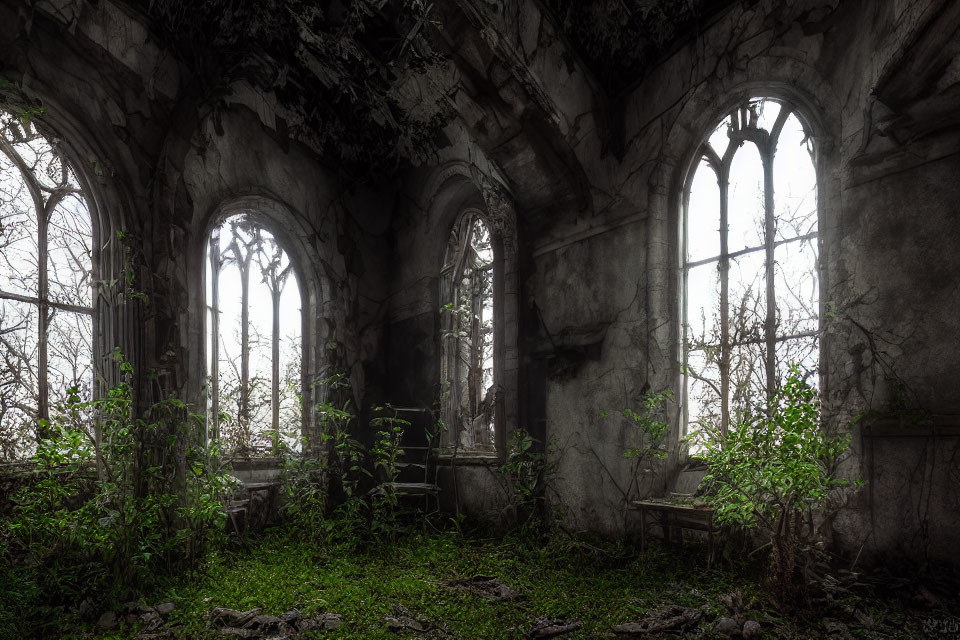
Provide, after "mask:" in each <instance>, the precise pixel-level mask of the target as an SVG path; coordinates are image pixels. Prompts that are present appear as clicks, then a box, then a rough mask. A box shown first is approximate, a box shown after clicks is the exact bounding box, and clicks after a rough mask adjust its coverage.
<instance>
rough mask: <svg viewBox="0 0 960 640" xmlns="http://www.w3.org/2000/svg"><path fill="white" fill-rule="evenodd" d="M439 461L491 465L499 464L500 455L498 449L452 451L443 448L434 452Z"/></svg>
mask: <svg viewBox="0 0 960 640" xmlns="http://www.w3.org/2000/svg"><path fill="white" fill-rule="evenodd" d="M434 458H435V459H436V461H437V462H439V463H444V464H451V465H452V464H460V465H477V466H482V465H488V466H489V465H490V464H499V462H500V457H499V456H498V455H497V452H496V451H451V450H441V451H437V452H436V453H435V454H434Z"/></svg>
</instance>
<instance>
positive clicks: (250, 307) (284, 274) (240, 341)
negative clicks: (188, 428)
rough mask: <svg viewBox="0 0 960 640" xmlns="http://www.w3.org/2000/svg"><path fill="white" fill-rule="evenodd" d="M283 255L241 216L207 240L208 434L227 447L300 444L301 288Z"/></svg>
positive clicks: (267, 450) (263, 449)
mask: <svg viewBox="0 0 960 640" xmlns="http://www.w3.org/2000/svg"><path fill="white" fill-rule="evenodd" d="M296 280H297V276H296V273H295V271H294V269H293V265H292V264H291V262H290V257H289V256H288V255H287V252H286V251H284V250H283V248H282V247H281V246H280V244H279V243H278V242H277V240H276V239H275V238H274V237H273V235H272V234H270V232H268V231H267V230H266V229H263V228H262V227H260V226H259V225H258V224H257V223H256V222H255V221H254V220H253V219H252V218H251V217H250V216H248V215H246V214H239V215H233V216H230V217H228V218H226V219H225V220H223V221H222V222H221V223H220V224H219V225H217V226H216V227H215V228H214V229H213V231H211V233H210V238H209V242H208V244H207V270H206V285H207V292H206V298H207V331H206V334H207V335H206V338H207V371H208V373H209V377H210V419H209V426H210V429H209V435H210V437H211V438H213V439H215V440H218V441H219V442H220V445H221V446H222V447H223V449H224V450H225V451H227V452H228V453H234V454H239V455H250V454H253V455H256V454H261V455H262V454H271V453H279V452H280V451H281V450H282V449H298V448H299V446H300V444H299V443H300V435H301V426H302V425H301V423H302V411H301V361H302V360H301V358H302V347H301V339H300V332H301V323H300V313H301V311H300V306H301V305H300V288H299V286H298V283H297V281H296Z"/></svg>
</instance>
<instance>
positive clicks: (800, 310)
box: [683, 98, 820, 433]
mask: <svg viewBox="0 0 960 640" xmlns="http://www.w3.org/2000/svg"><path fill="white" fill-rule="evenodd" d="M815 152H816V149H815V146H814V144H813V140H812V138H811V135H810V132H809V131H808V129H807V128H806V127H805V125H804V123H803V121H802V119H801V118H799V117H798V116H797V114H796V112H795V111H794V110H793V109H792V107H791V106H790V105H789V104H787V103H785V102H782V101H778V100H773V99H769V98H760V99H754V100H750V101H748V102H746V103H744V104H742V105H740V106H739V107H738V108H736V109H734V110H733V111H732V112H731V113H730V114H729V115H728V116H727V117H726V118H724V119H723V120H722V121H721V122H720V124H719V125H718V126H717V128H716V129H715V130H714V131H713V132H712V133H711V134H710V136H709V138H708V139H707V140H706V141H705V142H704V143H703V145H702V146H701V147H700V150H699V152H698V154H699V160H698V163H697V164H696V166H695V167H694V170H693V173H692V174H691V176H690V177H689V179H688V182H687V184H686V188H685V191H684V203H683V206H684V214H685V215H684V237H685V243H684V247H685V259H684V263H683V277H684V377H685V414H686V424H687V430H688V433H689V432H690V431H695V430H698V429H700V428H701V427H709V428H713V429H722V430H724V431H725V430H726V429H727V427H728V425H729V424H730V423H731V421H736V420H739V419H740V418H741V417H743V416H744V415H745V414H747V413H753V414H754V415H755V414H756V413H757V412H758V411H763V410H764V407H765V405H766V401H767V399H768V398H769V397H770V395H771V394H772V393H773V392H774V391H775V389H776V385H777V383H778V382H779V381H780V380H782V379H783V378H784V376H785V372H786V369H787V367H788V366H789V365H791V364H799V365H800V366H801V367H802V368H803V369H805V370H807V371H808V372H811V373H812V372H815V371H816V370H817V367H818V359H819V346H818V330H819V304H820V303H819V275H818V273H819V272H818V253H819V251H818V240H817V231H818V219H817V175H816V169H815ZM814 379H815V378H814Z"/></svg>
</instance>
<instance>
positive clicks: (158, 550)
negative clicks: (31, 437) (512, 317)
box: [6, 355, 232, 601]
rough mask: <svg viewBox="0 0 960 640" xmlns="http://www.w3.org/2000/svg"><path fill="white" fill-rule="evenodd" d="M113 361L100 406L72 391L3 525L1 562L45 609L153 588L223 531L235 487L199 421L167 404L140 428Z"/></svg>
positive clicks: (125, 368)
mask: <svg viewBox="0 0 960 640" xmlns="http://www.w3.org/2000/svg"><path fill="white" fill-rule="evenodd" d="M118 358H119V360H120V361H119V366H120V370H121V372H122V373H123V374H124V375H125V377H126V380H124V381H123V382H121V383H120V384H118V385H117V386H116V387H114V388H113V389H110V390H109V391H108V392H107V394H106V395H105V396H104V397H103V398H101V399H98V400H94V401H81V400H80V396H79V391H78V389H77V388H71V389H70V390H69V392H68V400H67V402H66V403H65V404H64V406H62V407H60V408H59V411H58V413H57V416H56V417H55V418H54V420H53V421H52V422H51V423H50V424H49V425H47V427H48V428H47V432H48V433H49V434H50V435H51V437H49V438H46V439H44V440H42V441H41V442H40V445H39V448H38V451H37V454H36V456H35V457H34V463H35V465H36V470H35V473H36V481H35V482H32V483H28V484H27V485H26V486H24V487H23V488H22V489H21V490H20V491H19V492H18V493H17V494H16V495H15V496H14V498H13V501H14V503H15V505H16V506H15V507H14V510H13V514H12V516H11V518H10V519H9V521H8V522H7V523H6V531H7V533H8V540H9V544H10V550H9V553H10V555H11V556H12V557H13V558H14V559H15V561H17V562H21V563H24V564H26V565H27V566H30V567H32V568H33V569H34V571H33V578H34V579H35V581H36V582H37V583H38V585H39V586H40V587H41V588H42V590H43V592H44V593H46V594H48V595H49V596H50V597H51V599H53V600H54V601H56V600H63V601H72V600H75V599H77V598H79V597H81V596H84V595H89V594H94V595H95V594H99V593H106V592H110V593H113V594H114V595H122V594H124V593H127V592H129V591H131V590H133V589H134V588H135V587H140V586H143V585H146V584H150V583H152V582H153V581H154V580H155V576H156V575H157V574H158V573H164V572H173V571H177V570H179V569H182V568H184V567H187V566H192V565H193V564H194V563H195V562H196V561H197V559H198V558H199V557H200V556H201V555H202V554H203V552H204V550H205V549H206V548H208V546H209V544H210V543H211V542H215V541H216V540H217V539H218V538H219V537H220V536H221V535H222V532H223V528H224V524H225V518H226V515H225V512H224V508H223V502H222V501H223V498H224V496H225V495H226V494H227V493H229V492H230V491H231V490H232V482H231V479H230V477H229V475H228V474H227V473H226V470H225V469H224V468H223V466H222V465H218V464H217V463H216V460H215V458H213V459H212V458H211V457H209V456H208V454H207V452H206V451H205V450H204V449H203V447H202V446H198V443H197V442H196V440H195V439H194V437H195V435H196V434H197V433H199V426H200V424H199V421H200V420H202V416H198V415H196V414H192V413H190V411H189V407H188V406H187V405H186V404H184V403H183V402H182V401H180V400H179V399H176V398H167V399H164V400H161V401H160V402H158V403H156V404H154V405H153V406H151V407H150V408H149V409H147V410H146V411H145V412H143V413H142V414H141V415H140V416H139V417H137V416H136V415H135V414H134V410H133V401H132V395H131V388H130V385H129V378H130V376H131V375H132V373H133V368H132V366H130V364H129V363H127V362H126V361H124V360H123V359H122V358H120V357H119V355H118ZM94 425H96V429H95V428H94Z"/></svg>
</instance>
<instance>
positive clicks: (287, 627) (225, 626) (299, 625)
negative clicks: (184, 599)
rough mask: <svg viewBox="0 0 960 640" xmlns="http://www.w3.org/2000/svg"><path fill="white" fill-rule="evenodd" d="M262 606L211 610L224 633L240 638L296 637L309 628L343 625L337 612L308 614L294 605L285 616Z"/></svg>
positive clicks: (213, 617) (213, 620)
mask: <svg viewBox="0 0 960 640" xmlns="http://www.w3.org/2000/svg"><path fill="white" fill-rule="evenodd" d="M261 611H262V610H261V609H259V608H256V609H250V610H249V611H237V610H236V609H227V608H224V607H215V608H214V609H212V610H211V611H210V613H208V614H207V617H208V618H209V619H210V623H211V624H212V625H213V626H215V627H217V628H219V630H220V634H221V635H225V636H234V637H237V638H274V637H283V638H294V637H297V636H298V635H300V634H301V633H303V632H306V631H312V630H327V631H332V630H334V629H337V628H339V627H340V623H341V618H340V614H337V613H323V614H320V615H316V616H310V617H304V616H303V614H302V613H300V610H299V609H291V610H290V611H287V612H286V613H284V614H283V615H282V616H273V615H267V614H263V613H261Z"/></svg>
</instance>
